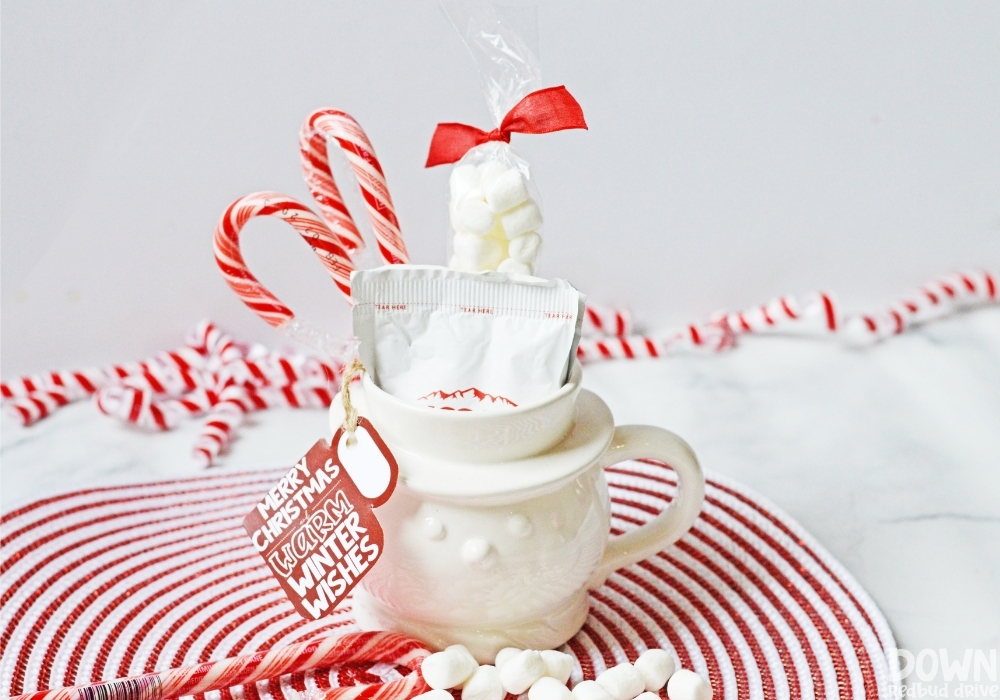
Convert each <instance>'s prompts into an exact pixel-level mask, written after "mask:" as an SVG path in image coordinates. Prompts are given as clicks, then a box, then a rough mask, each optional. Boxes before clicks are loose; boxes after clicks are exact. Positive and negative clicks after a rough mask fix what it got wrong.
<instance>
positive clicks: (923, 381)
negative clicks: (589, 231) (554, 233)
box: [0, 307, 1000, 654]
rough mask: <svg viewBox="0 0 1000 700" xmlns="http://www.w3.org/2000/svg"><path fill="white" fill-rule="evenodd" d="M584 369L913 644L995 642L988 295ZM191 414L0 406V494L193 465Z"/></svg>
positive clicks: (999, 583) (292, 451) (281, 430)
mask: <svg viewBox="0 0 1000 700" xmlns="http://www.w3.org/2000/svg"><path fill="white" fill-rule="evenodd" d="M584 386H585V387H587V388H588V389H591V390H592V391H595V392H596V393H597V394H599V395H600V396H601V397H603V398H604V400H605V401H606V402H607V403H608V405H609V406H610V407H611V409H612V411H613V412H614V415H615V418H616V419H617V422H618V423H619V424H625V423H651V424H655V425H661V426H663V427H666V428H669V429H671V430H674V431H675V432H677V433H679V434H680V435H682V436H683V437H684V438H685V439H687V440H688V442H690V443H691V445H692V446H693V447H694V449H695V451H696V452H697V453H698V456H699V458H700V460H701V462H702V464H703V465H704V467H705V468H706V469H708V470H711V471H714V472H716V473H721V474H725V475H727V476H730V477H732V478H735V479H738V480H740V481H742V482H744V483H746V484H748V485H750V486H751V487H753V488H754V489H756V490H757V491H758V492H760V493H762V494H763V495H765V496H766V497H768V498H769V499H771V500H772V501H774V502H775V503H777V504H778V505H779V506H780V507H782V508H783V509H784V510H786V511H787V512H789V513H790V514H791V515H792V516H793V517H794V518H796V519H797V520H798V521H799V522H800V523H802V524H803V525H804V526H805V527H806V528H807V529H808V530H809V531H810V532H812V533H813V534H814V535H815V536H816V537H817V538H818V539H819V540H820V541H821V542H822V543H823V544H824V545H825V546H826V547H827V548H828V549H829V550H830V551H831V552H832V553H833V555H834V556H836V557H837V558H838V559H839V560H840V561H841V562H843V564H844V565H845V566H846V567H847V569H848V570H850V571H851V572H852V573H853V574H854V576H855V577H857V579H858V580H859V581H860V582H861V584H862V585H863V586H864V587H865V588H866V589H867V590H868V591H869V592H870V593H871V595H872V597H873V598H874V599H875V600H876V602H877V603H878V604H879V606H880V607H881V609H882V610H883V612H884V613H885V615H886V617H887V618H888V620H889V623H890V624H891V625H892V628H893V631H894V632H895V634H896V639H897V643H898V645H899V646H900V647H901V648H906V649H910V650H912V651H913V652H914V653H917V652H918V651H919V650H921V649H924V648H929V649H935V650H936V649H939V648H947V649H949V650H952V651H953V652H954V653H958V654H961V652H963V651H964V650H965V649H967V648H971V649H995V648H997V647H1000V596H998V595H997V591H998V590H1000V308H997V307H992V308H986V309H980V310H978V311H973V312H969V313H965V314H962V315H959V316H956V317H953V318H950V319H945V320H941V321H937V322H934V323H931V324H929V325H927V326H924V327H923V328H918V329H915V330H912V331H910V332H908V333H906V334H905V335H902V336H899V337H896V338H892V339H890V340H888V341H886V342H884V343H882V344H881V345H878V346H876V347H873V348H869V349H867V350H861V351H858V350H849V349H845V348H842V347H839V346H836V345H833V344H831V343H826V342H822V341H813V340H803V339H787V338H752V337H751V338H746V339H744V340H743V341H742V343H741V346H740V347H739V348H737V349H736V350H735V351H733V352H730V353H727V354H723V355H716V356H698V357H694V356H691V357H673V358H670V359H665V360H638V361H631V362H629V361H617V362H606V363H595V364H591V365H588V366H587V367H586V368H585V370H584ZM198 430H199V421H196V420H194V421H189V422H187V423H186V424H184V425H183V426H182V427H180V428H179V429H177V430H174V431H171V432H167V433H158V434H150V433H148V432H145V431H141V430H138V429H135V428H132V427H130V426H127V425H123V424H121V423H119V422H117V421H114V420H112V419H109V418H106V417H104V416H101V415H100V414H98V413H97V411H96V410H95V409H94V408H93V406H91V405H90V404H89V403H81V404H75V405H72V406H69V407H67V408H64V409H62V410H60V411H59V412H57V413H56V414H55V415H54V416H52V417H51V418H48V419H46V420H44V421H42V422H40V423H38V424H37V425H35V426H33V427H30V428H23V427H21V426H19V425H17V424H16V423H15V422H14V421H13V420H11V419H10V418H9V417H8V416H4V417H3V418H2V419H0V457H2V462H0V510H2V511H3V512H7V511H9V510H10V509H11V508H13V507H16V506H17V505H20V504H24V503H26V502H28V501H31V500H34V499H36V498H39V497H42V496H45V495H49V494H53V493H57V492H61V491H67V490H73V489H80V488H86V487H91V486H94V485H98V484H108V483H122V482H133V481H141V480H153V479H164V478H179V477H185V476H195V475H199V474H202V473H203V471H202V470H200V469H198V468H197V467H195V466H194V464H193V463H192V462H191V460H190V457H189V455H190V450H191V446H192V444H193V443H194V440H195V437H196V435H197V432H198ZM326 433H327V419H326V413H325V411H316V410H301V411H293V410H272V411H268V412H265V413H259V414H255V415H253V416H251V417H250V418H249V419H248V421H247V423H246V424H245V425H244V426H243V427H242V428H241V429H240V430H239V433H238V437H237V440H236V441H235V443H234V444H233V445H232V447H231V448H230V450H229V452H228V453H227V454H225V455H224V456H223V458H222V459H221V461H220V463H219V465H218V466H217V467H214V469H225V470H240V469H247V468H255V467H271V466H275V465H279V464H289V463H291V462H293V461H294V460H295V459H297V458H298V457H300V456H301V455H302V454H303V453H304V451H305V450H306V449H308V447H309V446H311V445H312V444H313V442H315V440H316V439H317V438H318V437H319V436H323V435H326Z"/></svg>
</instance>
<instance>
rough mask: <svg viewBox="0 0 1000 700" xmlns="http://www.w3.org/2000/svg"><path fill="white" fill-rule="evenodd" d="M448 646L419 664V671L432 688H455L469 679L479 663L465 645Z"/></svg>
mask: <svg viewBox="0 0 1000 700" xmlns="http://www.w3.org/2000/svg"><path fill="white" fill-rule="evenodd" d="M458 646H460V645H456V646H452V647H448V648H447V649H445V650H444V651H439V652H436V653H434V654H431V655H430V656H428V657H427V658H426V659H424V661H423V663H422V664H421V665H420V673H421V674H422V675H423V677H424V680H425V681H427V685H429V686H430V687H431V688H433V689H434V690H447V689H448V688H457V687H458V686H460V685H462V684H463V683H465V681H467V680H468V679H469V677H470V676H472V674H473V673H474V672H475V670H476V667H477V666H478V665H479V664H478V663H476V660H475V659H474V658H473V657H472V654H470V653H469V650H468V649H466V648H465V647H461V649H458V648H457V647H458Z"/></svg>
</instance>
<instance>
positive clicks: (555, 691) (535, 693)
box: [528, 676, 575, 700]
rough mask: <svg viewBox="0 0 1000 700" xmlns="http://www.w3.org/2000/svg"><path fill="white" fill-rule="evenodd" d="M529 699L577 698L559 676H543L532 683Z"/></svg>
mask: <svg viewBox="0 0 1000 700" xmlns="http://www.w3.org/2000/svg"><path fill="white" fill-rule="evenodd" d="M528 700H575V696H574V695H573V693H572V692H571V691H570V689H569V688H567V687H566V684H565V683H562V682H560V681H559V679H558V678H551V677H549V676H543V677H541V678H539V679H538V680H537V681H535V682H534V683H532V684H531V689H530V690H529V691H528Z"/></svg>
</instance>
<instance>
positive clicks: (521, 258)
mask: <svg viewBox="0 0 1000 700" xmlns="http://www.w3.org/2000/svg"><path fill="white" fill-rule="evenodd" d="M541 247H542V237H541V236H539V235H538V234H537V233H535V232H534V231H528V232H527V233H525V234H523V235H520V236H518V237H517V238H514V239H511V241H510V243H508V244H507V255H509V256H510V257H511V260H516V261H517V262H519V263H528V264H531V263H533V262H535V259H536V258H538V251H539V249H541Z"/></svg>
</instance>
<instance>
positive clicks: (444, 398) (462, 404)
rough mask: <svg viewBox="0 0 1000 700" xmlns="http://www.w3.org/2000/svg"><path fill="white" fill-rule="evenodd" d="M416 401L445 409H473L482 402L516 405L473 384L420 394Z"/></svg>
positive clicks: (490, 404) (491, 404)
mask: <svg viewBox="0 0 1000 700" xmlns="http://www.w3.org/2000/svg"><path fill="white" fill-rule="evenodd" d="M417 401H421V402H424V403H426V405H427V407H428V408H440V409H443V410H445V411H474V410H476V409H477V408H480V407H482V406H483V405H484V404H486V405H487V406H495V405H497V404H500V405H502V406H510V407H512V408H513V407H516V406H517V404H516V403H514V402H513V401H511V400H510V399H508V398H506V397H504V396H494V395H493V394H487V393H486V392H485V391H480V390H479V389H477V388H476V387H474V386H473V387H469V388H468V389H459V390H458V391H443V390H441V389H438V390H437V391H432V392H431V393H429V394H427V395H426V396H421V397H420V398H419V399H417Z"/></svg>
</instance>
